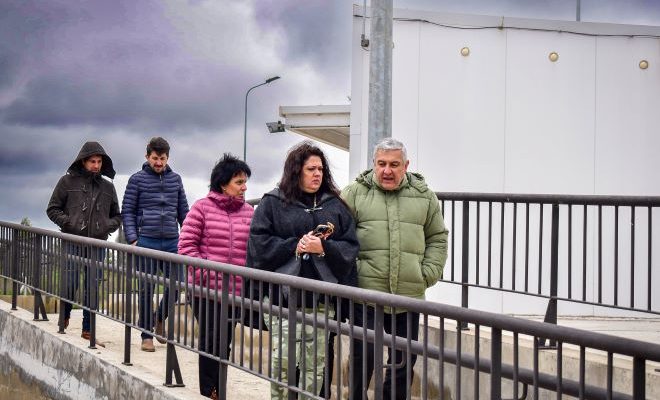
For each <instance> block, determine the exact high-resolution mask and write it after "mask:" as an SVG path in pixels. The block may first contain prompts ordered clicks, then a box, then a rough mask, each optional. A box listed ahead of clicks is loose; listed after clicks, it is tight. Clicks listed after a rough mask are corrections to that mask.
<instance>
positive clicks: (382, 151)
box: [342, 138, 448, 399]
mask: <svg viewBox="0 0 660 400" xmlns="http://www.w3.org/2000/svg"><path fill="white" fill-rule="evenodd" d="M373 161H374V167H373V169H371V170H367V171H365V172H363V173H362V174H361V175H360V176H358V177H357V178H356V180H355V182H354V183H352V184H351V185H349V186H348V187H346V188H345V189H344V190H343V191H342V197H343V198H344V200H345V201H346V203H347V204H348V206H349V207H350V208H351V211H352V212H353V215H354V216H355V220H356V223H357V236H358V241H359V242H360V253H359V255H358V261H357V263H358V264H357V265H358V285H359V287H361V288H364V289H371V290H377V291H380V292H385V293H393V294H398V295H402V296H408V297H412V298H416V299H424V293H425V291H426V289H427V288H429V287H431V286H433V285H434V284H435V283H436V282H437V280H438V279H439V278H440V276H441V275H442V269H443V267H444V265H445V260H446V259H447V233H448V231H447V229H446V228H445V223H444V220H443V218H442V213H441V210H440V205H439V203H438V199H437V197H436V195H435V193H434V192H433V191H432V190H431V189H430V188H429V187H428V186H427V185H426V183H425V182H424V178H423V177H422V176H421V175H420V174H416V173H409V172H407V169H408V164H409V160H408V158H407V154H406V148H405V146H404V145H403V143H401V142H399V141H398V140H395V139H392V138H386V139H384V140H382V141H381V142H380V143H378V144H377V145H376V146H375V148H374V159H373ZM385 311H386V314H385V321H384V322H385V324H384V326H385V331H386V332H387V333H390V334H393V335H397V336H401V337H410V338H411V339H412V340H417V339H418V337H419V313H414V312H406V311H405V310H395V312H394V313H393V312H392V310H391V309H389V308H386V309H385ZM408 314H411V317H412V324H411V325H412V326H411V328H412V329H411V331H407V319H408ZM354 316H355V318H354V319H355V320H354V323H355V325H356V326H366V327H367V328H369V329H373V327H374V309H373V307H368V306H367V307H366V313H364V314H363V306H362V305H360V304H356V306H355V312H354ZM392 322H394V327H395V331H394V332H391V331H392ZM362 346H363V343H362V341H361V340H357V339H356V340H354V343H353V348H354V352H353V364H352V366H351V374H352V376H353V386H352V387H351V388H350V390H351V392H352V395H353V397H352V398H354V399H362V398H363V397H362V395H363V391H364V392H365V393H366V390H367V388H368V387H369V381H370V380H371V374H372V372H373V369H374V355H373V353H374V347H373V344H371V343H368V344H367V354H366V355H365V354H363V348H362ZM411 360H412V363H411V366H410V370H411V371H412V367H413V366H414V365H415V360H416V356H415V355H414V354H411ZM392 362H394V363H395V364H396V366H397V368H396V371H395V377H394V383H393V382H392V376H391V375H392V374H391V369H390V368H387V370H386V372H385V380H384V385H383V398H385V399H389V398H390V395H391V390H392V385H395V392H396V396H395V398H397V399H405V398H406V391H407V389H408V385H407V384H406V382H410V383H412V378H413V377H412V372H411V375H410V376H406V375H407V374H406V370H407V365H406V357H405V354H404V353H403V352H402V351H396V352H395V359H394V360H392V349H388V361H387V364H391V363H392ZM365 368H366V376H367V382H363V379H362V372H363V370H364V369H365ZM408 379H409V380H408Z"/></svg>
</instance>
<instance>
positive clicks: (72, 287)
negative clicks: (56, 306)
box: [64, 243, 105, 332]
mask: <svg viewBox="0 0 660 400" xmlns="http://www.w3.org/2000/svg"><path fill="white" fill-rule="evenodd" d="M65 248H66V253H67V254H70V255H73V256H78V257H82V258H84V259H83V260H69V261H67V263H66V270H65V271H64V273H65V277H66V290H65V298H66V299H67V300H72V301H75V300H76V297H75V295H76V291H78V288H79V287H80V273H81V272H82V273H83V287H82V298H83V300H82V304H83V306H84V307H87V308H89V309H91V310H96V309H97V308H98V304H99V296H98V287H99V283H100V282H101V281H102V280H103V269H102V266H101V265H96V266H95V268H96V280H95V281H94V282H93V283H91V284H90V282H89V280H88V275H89V270H90V269H91V268H92V267H91V265H90V264H91V263H90V262H89V261H90V260H91V261H103V259H104V258H105V249H104V248H92V247H89V246H82V245H79V244H73V243H67V244H66V245H65ZM91 285H94V288H95V289H96V290H94V296H90V291H91V289H92V286H91ZM90 297H91V298H90ZM72 308H73V304H71V303H69V302H66V301H65V302H64V318H65V319H69V318H71V309H72ZM89 314H90V313H89V311H88V310H86V309H83V320H82V330H83V331H84V332H89V331H90V324H89V319H90V318H89Z"/></svg>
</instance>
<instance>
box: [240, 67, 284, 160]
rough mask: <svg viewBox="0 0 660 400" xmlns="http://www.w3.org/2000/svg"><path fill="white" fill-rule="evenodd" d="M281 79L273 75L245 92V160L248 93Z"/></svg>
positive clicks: (244, 156)
mask: <svg viewBox="0 0 660 400" xmlns="http://www.w3.org/2000/svg"><path fill="white" fill-rule="evenodd" d="M278 79H280V77H279V76H273V77H272V78H268V79H266V81H265V82H263V83H260V84H258V85H255V86H252V87H251V88H249V89H248V90H247V92H245V120H244V121H243V161H245V162H247V158H246V154H247V114H248V95H249V94H250V92H251V91H252V89H255V88H258V87H259V86H263V85H267V84H269V83H271V82H272V81H276V80H278Z"/></svg>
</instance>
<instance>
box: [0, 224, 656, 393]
mask: <svg viewBox="0 0 660 400" xmlns="http://www.w3.org/2000/svg"><path fill="white" fill-rule="evenodd" d="M71 246H77V248H79V249H84V251H80V252H78V253H76V252H74V251H67V249H70V248H71ZM99 252H102V253H104V254H103V256H102V257H99ZM141 257H142V258H146V259H150V260H158V261H160V262H163V263H165V264H166V265H168V266H170V267H173V266H176V265H186V266H192V267H194V268H201V269H202V270H204V271H211V270H212V271H217V272H218V278H217V279H218V282H219V281H222V283H223V284H222V288H223V289H222V290H221V291H217V290H207V289H206V288H200V287H198V286H194V285H191V284H189V283H188V282H187V281H184V282H180V281H178V280H176V279H165V278H163V277H161V276H157V275H153V274H148V273H142V272H140V270H139V268H138V264H139V263H140V262H141V261H140V260H141ZM67 271H79V272H81V271H87V274H88V278H89V277H92V278H93V277H96V279H92V278H89V279H87V280H86V286H84V285H81V286H80V287H86V290H85V292H86V293H87V294H88V296H85V295H84V294H82V293H81V292H83V291H81V290H78V293H73V292H72V291H71V290H70V288H69V287H68V286H70V284H69V281H70V280H68V279H63V277H65V276H66V272H67ZM97 271H102V272H101V273H99V272H97ZM0 275H2V276H3V277H5V278H8V279H10V280H11V282H12V286H13V290H12V297H13V299H12V305H13V307H15V306H16V295H17V293H18V286H19V285H25V286H27V287H29V288H31V289H32V290H33V293H34V296H35V306H34V316H35V320H43V319H46V318H47V315H46V313H45V311H44V310H43V304H42V302H41V300H40V299H41V296H42V295H46V294H47V295H52V296H55V297H58V298H59V299H60V300H62V301H67V302H71V303H74V304H76V305H77V306H79V307H81V308H83V309H85V310H88V311H90V313H91V316H90V324H91V337H90V346H92V347H93V346H94V345H95V322H96V321H95V318H96V316H97V315H100V316H102V317H105V318H109V319H112V320H114V321H117V322H119V323H122V324H123V325H124V327H125V328H124V329H125V339H124V360H123V362H124V364H129V365H130V364H131V354H130V341H131V335H130V332H131V329H140V328H139V327H138V326H137V324H136V322H135V321H136V320H137V317H138V315H137V311H136V309H135V307H134V306H133V304H135V302H136V298H137V293H136V291H135V288H136V287H138V286H139V283H140V281H142V282H143V283H144V282H145V281H148V282H152V283H154V284H156V285H159V286H161V287H164V286H168V287H169V288H170V290H169V296H170V300H171V301H170V302H169V315H170V317H172V316H175V318H168V319H167V321H166V322H167V323H166V326H165V332H164V334H163V335H162V336H161V335H157V337H160V338H163V339H166V340H167V363H166V366H165V376H166V379H165V382H166V385H183V384H184V382H183V379H182V376H181V372H180V368H179V365H178V361H177V355H176V351H177V349H180V350H185V351H192V352H195V353H198V354H200V355H201V356H202V357H207V358H209V359H212V360H216V361H217V362H219V364H220V375H219V378H218V385H217V387H218V388H219V390H218V394H219V396H220V398H226V397H227V393H226V391H225V389H226V384H227V381H226V379H227V370H228V368H236V369H239V370H242V371H246V372H249V373H251V374H253V375H254V376H256V377H259V378H260V379H262V380H263V381H264V382H268V383H270V384H271V385H272V388H273V389H278V388H280V389H282V390H283V393H284V396H286V397H287V398H289V399H293V398H296V396H297V395H301V396H305V397H308V398H324V397H330V392H331V391H332V396H334V397H337V396H340V397H342V398H343V397H345V396H346V392H347V391H350V390H352V389H356V387H355V385H354V384H353V382H354V378H353V376H352V375H350V374H349V376H348V378H345V376H344V375H343V374H341V373H338V372H339V371H341V370H342V368H345V366H344V365H343V364H345V363H342V360H343V359H349V358H348V357H347V355H348V353H352V352H354V351H355V348H356V346H363V348H366V347H367V343H369V344H370V345H371V344H373V346H374V351H375V356H374V363H375V369H374V375H373V384H374V390H373V394H371V395H370V397H375V398H377V399H380V398H383V397H384V393H383V390H384V387H385V381H386V378H387V376H388V375H392V376H393V375H395V374H396V372H397V371H404V370H405V373H404V374H403V375H404V379H403V380H402V381H400V382H399V383H398V384H396V383H395V384H393V385H392V386H391V387H390V389H389V390H390V391H389V392H388V393H389V394H392V395H396V393H399V394H402V393H405V394H406V395H407V396H408V397H409V398H410V397H411V396H413V394H414V396H415V397H419V398H422V399H427V398H440V399H445V398H449V397H451V398H475V399H477V398H491V399H500V398H503V397H513V398H519V397H520V396H521V395H526V394H527V393H528V392H529V393H531V394H532V395H533V396H534V398H539V395H541V394H543V392H545V391H550V392H552V393H556V396H557V398H560V397H561V396H562V395H568V396H574V397H579V398H585V399H602V398H612V399H630V398H633V399H643V398H645V397H646V393H647V390H648V389H649V388H653V387H655V386H654V385H656V384H657V382H656V381H654V380H653V379H656V380H657V377H654V376H653V372H652V371H653V368H657V365H658V364H657V363H660V345H658V344H654V343H645V342H640V341H636V340H631V339H627V338H621V337H613V336H609V335H603V334H597V333H593V332H585V331H580V330H577V329H571V328H567V327H562V326H555V325H550V324H545V323H540V322H534V321H529V320H523V319H518V318H513V317H510V316H505V315H499V314H493V313H488V312H482V311H476V310H470V309H465V308H461V307H453V306H448V305H444V304H439V303H434V302H430V301H421V300H415V299H410V298H406V297H401V296H396V295H390V294H386V293H380V292H374V291H369V290H363V289H358V288H353V287H346V286H341V285H335V284H331V283H326V282H321V281H314V280H308V279H304V278H296V277H291V276H288V275H282V274H277V273H271V272H266V271H259V270H252V269H248V268H244V267H237V266H232V265H227V264H221V263H215V262H210V261H207V260H201V259H194V258H190V257H184V256H179V255H175V254H170V253H164V252H159V251H154V250H150V249H146V248H139V247H134V246H127V245H121V244H116V243H110V242H105V241H100V240H96V239H89V238H83V237H78V236H73V235H67V234H62V233H58V232H51V231H47V230H44V229H38V228H31V227H24V226H21V225H17V224H11V223H5V222H1V223H0ZM237 277H241V278H242V279H248V280H250V282H251V287H252V288H253V290H251V291H250V292H249V293H248V295H246V292H245V291H242V292H241V293H240V294H236V295H235V294H234V293H233V292H231V291H230V283H231V282H234V281H235V280H236V278H237ZM254 288H257V289H254ZM281 288H287V290H286V291H285V290H279V289H281ZM177 289H178V290H179V291H180V292H183V293H186V294H187V295H188V298H190V299H192V300H191V303H190V304H189V306H187V307H185V308H184V310H183V311H182V310H181V308H180V307H179V308H176V309H175V298H174V293H175V292H176V290H177ZM284 292H286V293H288V299H287V300H288V301H285V299H284V294H283V293H284ZM255 293H256V295H255ZM264 295H268V298H269V300H267V301H264ZM255 298H256V299H255ZM275 299H277V301H275ZM310 299H311V300H310ZM204 304H206V305H207V306H208V305H209V304H212V305H215V306H216V307H219V308H220V311H219V312H218V313H212V312H207V313H206V315H203V314H204V313H202V312H201V310H202V309H203V307H202V306H203V305H204ZM320 304H324V305H326V306H327V305H331V306H333V305H334V311H335V313H334V314H335V315H334V316H333V313H332V308H333V307H321V306H320ZM344 306H345V307H344ZM367 307H370V309H371V311H372V312H373V315H374V329H363V328H362V327H360V326H358V325H357V324H356V323H355V321H356V315H355V312H356V310H359V309H366V308H367ZM216 309H217V308H216ZM207 310H208V308H207ZM386 310H392V311H393V312H395V313H396V312H397V311H404V310H405V311H407V312H408V314H406V315H407V317H406V322H407V323H406V325H407V327H406V332H401V331H399V332H397V331H396V329H395V326H394V325H391V326H387V325H386V324H385V321H386V320H387V319H388V315H391V314H388V313H387V312H386ZM195 313H196V314H197V315H198V318H199V319H197V318H195V317H194V316H193V315H192V314H195ZM413 313H418V314H419V321H416V320H415V315H414V314H413ZM247 317H254V320H255V321H261V320H262V319H263V318H267V319H269V320H271V323H270V324H268V325H269V326H268V328H269V329H268V330H267V331H265V330H262V329H258V328H253V327H252V326H258V324H256V323H252V324H249V326H247V325H243V321H244V320H245V318H247ZM175 319H178V320H179V321H184V323H185V324H184V325H186V326H187V324H188V323H190V324H191V325H193V328H194V327H197V328H198V329H196V330H195V329H192V331H191V332H189V331H188V330H187V329H182V328H181V324H176V325H175ZM202 319H204V321H205V322H206V325H207V326H208V325H209V324H211V321H213V324H212V326H214V327H216V328H215V329H212V330H209V331H208V332H204V333H205V337H206V338H207V339H206V341H205V343H204V345H202V343H200V340H199V339H200V337H201V333H202V332H201V330H200V329H199V326H200V322H202ZM255 321H252V322H255ZM455 323H458V324H460V325H463V324H465V325H467V326H468V327H469V328H470V332H469V333H468V332H466V331H461V330H458V331H457V330H455V329H452V328H451V326H455V325H454V324H455ZM287 325H288V329H289V332H295V331H296V328H297V327H300V328H301V332H303V333H301V335H300V337H296V335H286V333H283V331H284V329H285V328H286V327H287ZM414 325H417V326H418V327H419V333H420V335H419V339H417V340H414V339H413V338H412V337H411V335H408V332H410V330H411V327H412V326H414ZM59 326H60V330H61V331H64V307H60V315H59ZM236 326H238V330H239V332H240V334H239V335H238V336H236V337H234V338H233V343H232V347H231V350H230V351H229V347H228V346H229V343H231V342H232V340H231V339H230V337H231V336H230V332H232V331H233V330H234V329H233V328H234V327H236ZM447 326H449V327H450V328H447ZM386 331H387V332H391V334H388V333H385V332H386ZM335 336H336V341H335V340H334V337H335ZM278 337H279V339H278ZM541 338H546V339H550V340H552V341H554V342H555V343H556V346H557V351H556V352H552V353H551V354H552V357H554V359H553V361H552V362H548V361H543V360H546V358H547V357H549V355H548V354H549V353H547V352H543V351H542V350H541V349H540V339H541ZM285 342H286V343H287V344H288V350H287V349H286V348H284V343H285ZM255 343H259V344H263V345H262V346H259V345H257V346H256V348H255V346H254V344H255ZM328 343H336V344H335V346H334V352H333V351H331V350H329V349H328V352H327V354H328V355H329V354H334V362H332V363H330V362H329V361H327V362H321V360H320V357H319V356H318V355H319V353H320V352H321V350H320V349H322V348H325V346H326V344H328ZM301 344H306V345H305V346H302V348H301V350H300V351H301V352H302V355H303V356H302V357H300V358H301V361H300V362H299V364H298V365H296V356H295V349H296V348H298V347H301V346H300V345H301ZM346 346H348V348H346ZM388 348H392V349H395V350H398V351H401V352H402V358H401V359H400V360H399V361H400V362H398V363H394V362H390V363H384V362H383V358H384V353H385V352H386V351H387V349H388ZM285 352H286V353H287V354H286V355H287V356H288V362H287V366H288V370H289V371H296V369H298V370H299V371H300V376H299V378H298V379H297V376H296V373H290V374H288V376H286V377H285V376H284V374H282V373H281V372H279V371H280V370H281V369H282V367H283V365H284V363H283V362H282V361H278V359H280V360H281V358H280V357H279V356H281V355H283V354H284V353H285ZM306 352H307V353H306ZM305 355H307V357H305ZM414 357H417V359H418V360H417V363H416V365H415V367H414V369H413V367H412V360H413V359H414ZM601 358H602V359H603V361H599V360H600V359H601ZM347 363H348V364H349V368H350V369H351V370H352V369H355V370H356V371H362V370H364V369H365V367H366V365H365V364H364V363H363V364H362V365H354V364H352V363H351V362H350V361H347ZM310 364H311V365H310ZM627 364H630V365H631V367H627ZM330 365H333V366H334V372H335V373H334V374H331V373H330V371H329V370H330ZM592 368H595V369H598V368H601V369H602V371H603V372H604V373H591V372H589V371H590V370H591V369H592ZM319 370H321V371H322V372H321V375H319ZM413 371H414V375H415V376H416V377H417V378H418V379H417V378H416V379H415V380H414V381H413ZM306 374H313V378H314V379H310V382H311V383H310V385H309V386H307V387H301V386H302V385H301V384H300V383H297V381H299V382H304V381H305V380H306V379H307V378H309V375H307V376H306ZM333 376H334V379H333V378H332V377H333ZM627 378H630V379H629V380H627ZM484 380H487V381H488V382H489V384H488V385H485V386H484V385H482V384H481V382H482V381H484ZM624 381H625V382H628V383H622V382H624ZM413 382H415V386H414V388H413V389H411V385H412V384H413ZM417 382H418V383H417ZM322 389H323V395H321V394H320V391H321V390H322ZM357 389H358V390H360V389H362V388H361V387H360V388H357ZM418 389H419V392H417V390H418ZM413 390H414V392H413ZM365 393H366V392H365ZM385 397H387V396H385ZM392 397H395V396H392Z"/></svg>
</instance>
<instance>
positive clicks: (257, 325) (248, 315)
mask: <svg viewBox="0 0 660 400" xmlns="http://www.w3.org/2000/svg"><path fill="white" fill-rule="evenodd" d="M260 289H261V295H260V294H259V292H260ZM243 290H244V292H243V293H244V294H245V298H246V299H251V300H254V301H256V302H258V303H259V304H260V305H261V304H263V300H264V299H263V297H265V296H268V283H267V282H263V281H257V280H253V279H248V278H243ZM265 312H266V309H265V308H264V309H262V315H259V306H257V305H254V304H253V306H252V309H250V307H249V306H245V307H244V308H243V315H242V316H241V321H243V326H246V327H251V328H254V329H260V330H262V331H267V330H268V326H267V325H266V322H265V321H264V316H263V313H265Z"/></svg>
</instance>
